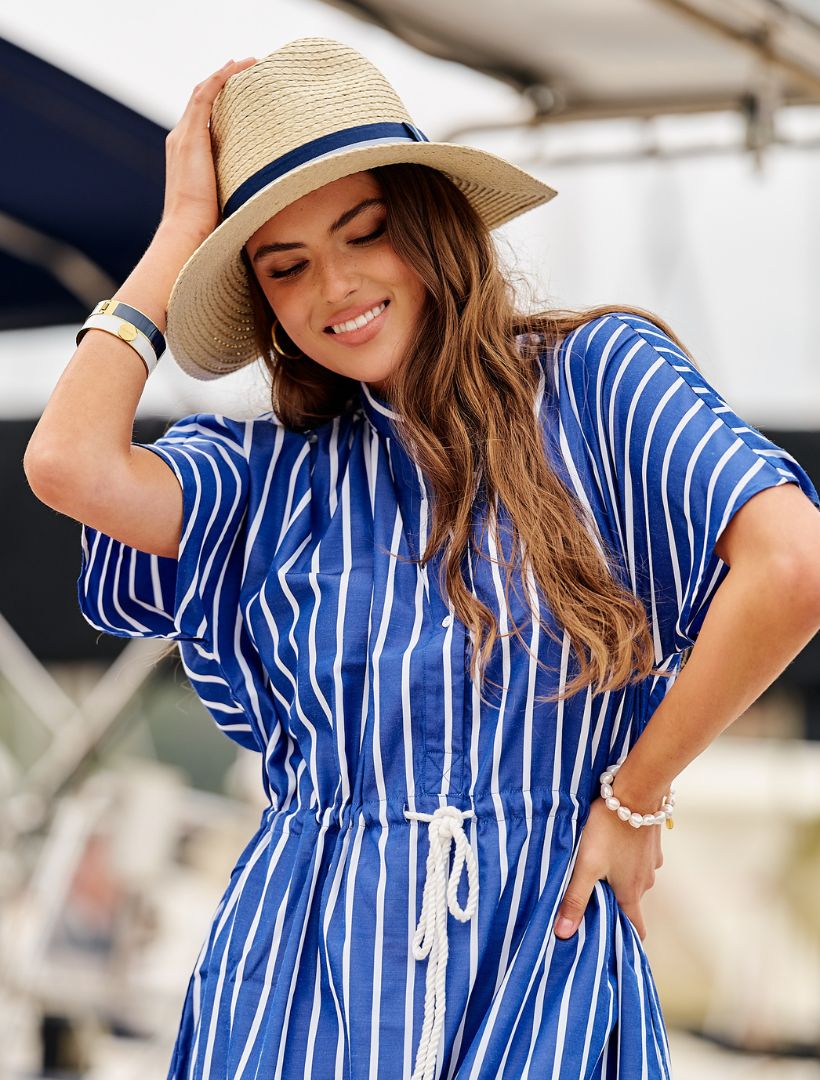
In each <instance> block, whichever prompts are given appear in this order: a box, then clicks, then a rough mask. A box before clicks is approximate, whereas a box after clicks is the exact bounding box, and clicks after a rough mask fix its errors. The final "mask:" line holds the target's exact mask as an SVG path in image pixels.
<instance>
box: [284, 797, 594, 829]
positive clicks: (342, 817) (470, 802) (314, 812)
mask: <svg viewBox="0 0 820 1080" xmlns="http://www.w3.org/2000/svg"><path fill="white" fill-rule="evenodd" d="M589 804H590V800H589V798H588V797H587V796H586V795H583V794H579V793H575V792H569V791H565V790H563V789H556V788H531V789H518V790H514V789H513V790H502V791H485V792H480V793H475V794H474V795H473V796H472V798H471V797H470V796H469V795H465V794H458V793H453V794H449V795H435V794H433V795H431V794H429V793H422V794H416V795H403V796H402V795H397V796H392V797H389V798H386V799H369V800H367V801H365V802H361V803H359V804H357V805H355V806H354V805H353V804H352V803H347V804H345V805H343V806H328V807H318V806H306V805H304V804H300V803H298V802H297V801H296V800H295V799H294V800H292V801H291V802H290V803H287V804H284V805H283V806H281V807H277V806H274V805H270V806H267V807H265V810H264V812H263V818H269V819H272V820H271V821H269V824H273V822H274V821H276V820H282V819H287V820H289V821H290V822H291V823H293V824H296V825H297V828H299V829H301V827H303V826H304V825H306V824H310V825H312V826H316V827H318V828H319V829H322V830H324V829H328V828H339V829H348V828H359V829H366V828H372V827H374V826H379V827H384V826H385V825H388V826H391V827H392V826H402V827H403V828H411V827H413V826H414V822H413V821H412V820H408V818H407V816H406V815H405V810H409V811H411V812H413V813H422V814H433V813H435V811H436V810H438V809H439V808H440V807H442V806H454V807H456V808H457V809H459V810H461V811H462V812H463V813H465V814H469V816H470V818H471V819H472V821H473V824H474V826H475V827H476V828H480V827H481V826H482V824H483V825H488V824H492V823H495V822H499V821H504V822H512V821H515V820H530V819H532V818H545V817H549V816H550V815H555V816H559V815H560V816H561V817H562V818H563V817H569V818H575V817H578V816H579V815H580V816H585V815H586V813H587V811H588V809H589ZM415 827H418V826H417V824H416V825H415Z"/></svg>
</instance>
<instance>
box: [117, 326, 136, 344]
mask: <svg viewBox="0 0 820 1080" xmlns="http://www.w3.org/2000/svg"><path fill="white" fill-rule="evenodd" d="M117 333H118V334H119V336H120V337H121V338H122V339H123V341H133V340H134V338H135V337H136V336H137V328H136V326H134V325H133V324H132V323H130V322H124V321H123V322H122V323H120V328H119V330H118V331H117Z"/></svg>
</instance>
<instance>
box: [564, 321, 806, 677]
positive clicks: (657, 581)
mask: <svg viewBox="0 0 820 1080" xmlns="http://www.w3.org/2000/svg"><path fill="white" fill-rule="evenodd" d="M562 378H563V379H564V380H565V382H564V391H565V398H566V402H567V416H568V417H569V418H570V423H571V424H574V425H575V445H576V446H577V447H582V450H581V453H582V455H583V456H584V457H585V458H586V460H587V463H588V465H589V467H590V471H589V474H588V475H589V477H590V484H591V486H592V487H594V488H595V501H596V503H597V505H598V507H599V513H598V515H597V516H598V518H599V524H600V525H601V531H602V532H603V533H604V534H605V536H606V539H607V540H608V542H609V545H610V548H614V549H615V551H616V554H617V555H618V556H619V557H620V559H621V563H622V566H623V568H624V569H625V572H626V583H627V584H628V585H630V586H631V587H632V589H633V591H635V592H636V594H637V595H639V596H640V597H641V598H642V599H643V600H644V601H645V603H646V607H647V614H648V615H649V616H650V623H651V626H652V630H653V635H654V639H655V649H656V660H657V661H660V660H661V659H662V658H663V657H666V656H669V655H671V654H672V653H675V652H680V651H682V650H683V649H685V648H687V647H688V646H690V645H692V644H693V643H694V641H695V639H696V637H697V634H698V631H699V629H700V626H701V624H702V622H703V619H704V617H705V615H706V612H707V610H708V607H709V603H710V601H711V599H712V597H713V595H714V593H715V591H716V590H717V588H718V586H719V585H720V583H721V581H722V580H723V578H724V577H725V575H726V574H727V573H728V566H727V565H726V564H725V563H724V562H723V561H722V560H721V559H720V558H719V557H718V556H717V555H716V554H715V552H714V547H715V544H716V543H717V541H718V539H719V537H720V536H721V534H722V533H723V530H724V529H725V528H726V526H727V525H728V524H729V522H730V521H731V519H732V517H733V516H734V515H735V514H736V513H737V511H738V510H739V509H740V507H741V506H743V505H744V503H746V502H747V501H748V500H749V499H750V498H751V497H752V496H753V495H755V494H757V493H758V492H760V491H763V490H765V489H766V488H770V487H776V486H778V485H780V484H787V483H793V484H797V485H799V487H800V488H801V490H802V491H803V492H804V493H805V494H806V496H807V497H808V498H809V499H810V500H811V501H812V502H813V503H814V505H815V506H818V507H820V499H819V498H818V494H817V491H816V490H815V488H814V485H813V484H812V482H811V480H810V479H809V477H808V475H807V474H806V472H805V471H804V470H803V468H802V467H801V466H800V464H799V463H798V462H797V461H796V460H795V459H794V458H793V457H792V456H790V455H789V454H788V453H787V452H786V451H785V450H783V449H782V448H781V447H779V446H777V445H776V444H775V443H773V442H771V441H770V440H769V439H767V438H766V437H765V436H764V435H763V434H762V433H761V432H760V431H758V430H757V429H755V428H754V427H752V425H751V424H749V423H747V422H746V421H744V420H742V419H741V418H740V417H738V416H737V414H736V413H735V412H733V411H732V409H731V408H730V407H729V405H727V403H726V402H725V401H724V400H723V398H722V397H721V396H720V395H719V394H718V392H717V391H716V389H715V388H714V387H713V386H712V385H710V383H709V382H708V380H707V379H706V378H705V377H704V376H703V374H701V372H700V371H699V370H698V369H697V368H696V367H695V366H694V365H693V363H692V362H691V360H690V359H689V358H688V357H687V356H686V354H685V353H684V352H683V351H682V350H681V348H680V347H679V346H678V345H677V344H676V343H675V342H674V341H673V340H672V339H671V338H670V337H669V336H668V335H667V334H665V333H664V332H663V331H662V330H661V329H660V328H659V327H658V326H657V325H656V324H654V323H652V322H650V321H648V320H646V319H643V318H640V317H639V316H634V315H632V314H631V313H622V314H619V315H614V316H613V315H608V316H604V317H603V318H599V319H596V320H593V321H592V322H591V323H588V324H585V326H584V327H583V328H581V330H580V331H579V332H577V334H576V335H575V337H574V338H570V339H568V342H567V349H566V352H565V354H564V357H563V372H562Z"/></svg>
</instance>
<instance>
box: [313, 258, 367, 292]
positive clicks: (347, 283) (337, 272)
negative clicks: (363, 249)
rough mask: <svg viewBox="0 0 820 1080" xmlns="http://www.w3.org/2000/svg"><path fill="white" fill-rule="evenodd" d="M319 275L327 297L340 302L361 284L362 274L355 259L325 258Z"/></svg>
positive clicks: (320, 266)
mask: <svg viewBox="0 0 820 1080" xmlns="http://www.w3.org/2000/svg"><path fill="white" fill-rule="evenodd" d="M319 277H320V280H321V286H322V290H323V292H324V294H325V299H326V300H328V301H329V302H330V303H338V302H339V300H343V299H344V298H345V297H346V296H348V295H349V294H350V293H351V292H353V291H354V290H355V289H356V288H357V287H358V286H359V285H360V284H361V274H360V273H359V271H358V269H357V268H356V262H355V259H352V258H345V257H342V258H335V259H325V260H324V261H323V262H321V263H320V265H319Z"/></svg>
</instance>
